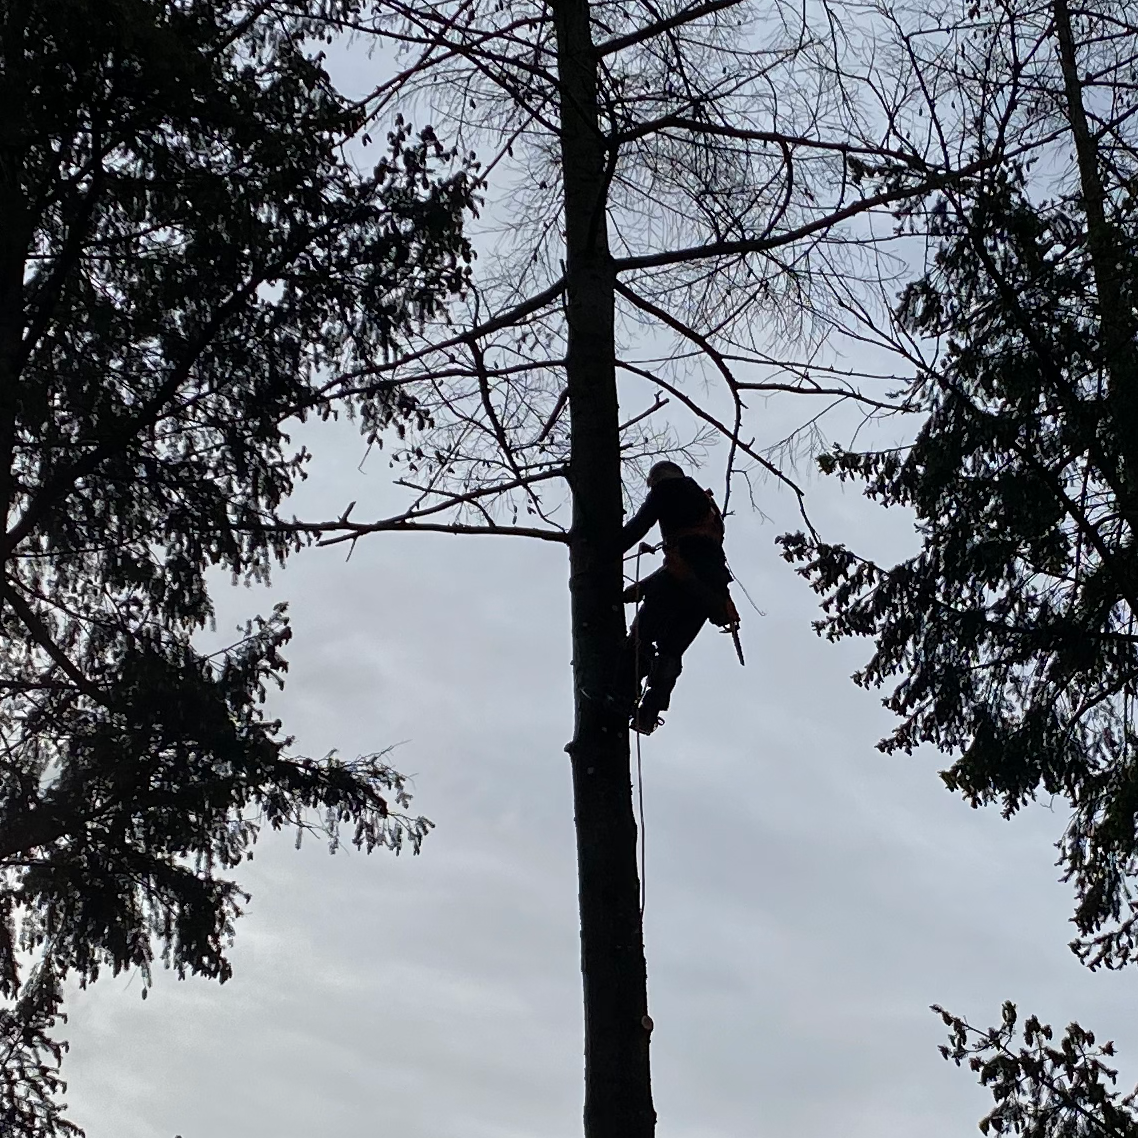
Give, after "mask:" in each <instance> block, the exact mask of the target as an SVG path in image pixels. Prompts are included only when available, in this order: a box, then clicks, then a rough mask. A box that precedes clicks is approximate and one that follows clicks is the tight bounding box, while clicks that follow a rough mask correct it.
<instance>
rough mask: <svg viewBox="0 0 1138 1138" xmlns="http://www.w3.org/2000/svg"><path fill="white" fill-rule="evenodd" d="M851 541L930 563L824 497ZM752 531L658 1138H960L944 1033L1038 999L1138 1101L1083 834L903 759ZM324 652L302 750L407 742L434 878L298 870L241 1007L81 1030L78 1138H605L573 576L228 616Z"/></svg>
mask: <svg viewBox="0 0 1138 1138" xmlns="http://www.w3.org/2000/svg"><path fill="white" fill-rule="evenodd" d="M311 442H312V445H313V447H314V448H315V449H316V450H317V455H318V459H319V460H320V466H319V469H320V470H321V471H322V476H321V477H320V478H319V479H314V480H313V481H312V482H310V483H309V484H307V485H306V486H305V488H304V491H303V494H302V496H301V499H300V500H299V501H298V510H299V512H301V513H302V515H303V514H307V515H308V516H313V515H320V514H324V515H328V516H332V515H335V514H338V513H339V511H340V510H341V509H342V508H343V506H344V505H345V504H346V502H347V501H349V500H350V499H353V498H358V499H359V501H360V505H359V506H358V507H357V516H360V517H365V516H368V515H369V514H370V515H373V516H378V515H380V514H382V513H383V512H384V506H385V504H386V503H388V502H389V501H390V499H389V496H388V491H386V490H385V481H384V475H385V471H386V467H385V464H384V463H383V462H382V461H381V462H369V464H367V465H365V467H364V472H363V473H359V472H357V470H356V466H357V464H358V463H359V461H360V459H361V457H362V455H363V447H362V445H361V443H360V442H359V440H358V438H357V436H356V435H355V433H354V431H353V430H352V428H351V427H350V426H343V425H339V426H336V425H332V426H327V427H323V428H321V429H320V431H319V432H317V433H316V434H315V435H314V436H313V437H312V438H311ZM811 493H812V495H813V498H814V511H815V517H816V519H817V520H818V521H819V522H820V523H821V524H822V525H823V527H824V529H825V531H826V532H827V534H828V535H829V536H833V537H835V538H846V539H853V538H857V539H858V540H859V541H860V542H861V543H862V546H863V547H864V546H865V545H866V544H867V543H868V544H870V545H873V546H875V547H876V548H877V549H879V550H882V551H885V550H888V549H890V548H893V549H897V550H900V549H903V548H904V546H905V544H906V537H907V526H908V523H907V521H906V519H904V518H901V517H899V516H898V517H894V518H893V519H889V518H888V517H886V516H885V515H883V514H881V513H880V511H877V510H876V508H875V507H872V506H869V505H867V504H864V503H862V502H861V500H860V499H859V497H858V496H857V495H856V493H854V492H852V491H850V490H847V491H845V492H842V491H841V489H840V488H839V487H838V486H837V485H836V484H833V485H831V484H829V483H828V482H823V483H822V484H817V485H814V486H812V488H811ZM765 494H766V496H764V497H763V498H762V505H763V507H764V509H765V511H766V512H767V513H768V514H769V515H771V520H770V521H768V522H766V523H763V522H760V520H759V519H758V518H757V517H756V516H755V515H753V514H750V513H742V514H740V515H739V516H737V517H736V518H734V519H733V521H732V525H731V528H730V531H729V539H728V540H729V555H730V558H731V561H732V564H733V565H734V567H735V569H736V571H737V573H738V576H739V577H740V578H741V579H742V581H743V583H744V584H745V585H746V586H747V588H748V590H749V591H750V593H751V595H752V596H753V597H754V598H755V600H756V602H757V603H758V604H759V605H760V607H761V608H763V609H764V610H765V611H766V613H767V615H766V616H765V617H759V616H758V615H756V614H755V613H754V612H753V611H751V610H750V609H749V608H746V607H745V611H744V630H743V639H744V645H745V648H746V652H747V666H746V667H745V668H740V667H739V665H738V664H737V663H736V661H735V658H734V654H733V652H732V650H731V646H730V643H729V641H728V640H727V639H726V638H725V637H720V636H718V635H717V634H715V633H714V632H712V631H707V632H705V633H704V634H703V635H702V636H701V638H700V640H699V641H698V642H697V643H696V645H695V646H694V648H693V649H692V651H691V653H690V654H689V656H688V658H687V660H686V661H685V670H684V674H683V676H682V678H681V680H680V684H679V686H678V688H677V692H676V696H675V699H674V701H673V707H672V710H671V712H670V714H669V715H668V717H667V720H668V721H667V724H666V726H665V728H664V729H662V730H661V731H659V732H658V733H657V734H655V735H654V736H652V737H651V738H649V739H647V740H645V743H644V782H645V803H646V834H647V875H646V876H647V913H646V923H647V927H646V938H647V953H648V968H649V993H650V995H649V999H650V1007H651V1012H652V1015H653V1018H654V1020H655V1023H656V1030H655V1033H654V1035H653V1049H652V1059H653V1072H654V1093H655V1099H656V1105H657V1109H658V1111H659V1116H660V1123H659V1133H660V1134H661V1135H666V1136H669V1138H719V1136H724V1138H726V1136H728V1135H730V1136H732V1138H737V1136H740V1135H756V1136H767V1135H770V1136H775V1135H780V1136H781V1135H786V1136H788V1138H789V1136H794V1138H831V1136H833V1135H835V1134H838V1133H841V1134H843V1135H847V1136H850V1138H858V1136H861V1135H865V1136H866V1138H868V1136H870V1135H872V1136H873V1138H894V1136H895V1138H902V1136H904V1138H911V1136H912V1135H914V1134H920V1135H922V1136H926V1138H947V1136H949V1135H966V1134H969V1133H972V1132H974V1126H975V1121H976V1119H977V1118H978V1117H979V1116H980V1115H981V1113H982V1112H983V1111H984V1110H985V1109H986V1105H985V1104H986V1102H987V1097H986V1095H985V1094H984V1092H982V1091H980V1090H979V1089H978V1088H976V1087H975V1086H974V1085H973V1084H972V1077H971V1075H970V1074H968V1073H967V1072H960V1071H957V1070H956V1069H955V1068H953V1067H951V1066H950V1065H949V1064H946V1063H945V1062H944V1061H943V1060H941V1059H940V1057H939V1055H938V1054H937V1051H936V1045H937V1043H938V1042H940V1041H941V1038H942V1036H943V1033H944V1029H943V1025H942V1024H941V1023H940V1022H939V1020H938V1019H937V1018H936V1017H935V1016H933V1015H932V1014H931V1013H930V1012H929V1011H928V1010H927V1008H928V1005H929V1004H930V1003H932V1002H934V1001H936V1002H941V1003H943V1004H945V1005H947V1006H948V1007H949V1008H951V1009H953V1010H954V1011H956V1012H958V1013H961V1014H967V1015H968V1016H969V1017H971V1018H973V1019H975V1020H977V1021H983V1022H984V1023H985V1024H987V1023H989V1022H995V1021H996V1019H997V1018H998V1012H999V1005H1000V1002H1001V1001H1002V1000H1003V999H1005V998H1010V999H1013V1000H1015V1001H1017V1002H1018V1003H1019V1004H1020V1007H1021V1009H1023V1010H1024V1011H1029V1010H1030V1011H1036V1012H1038V1013H1039V1014H1040V1015H1041V1016H1043V1017H1044V1018H1046V1019H1049V1020H1051V1021H1052V1022H1054V1023H1055V1024H1056V1025H1057V1026H1059V1025H1062V1024H1064V1023H1066V1022H1067V1021H1068V1020H1069V1019H1072V1018H1075V1017H1078V1018H1079V1019H1080V1020H1081V1021H1082V1022H1083V1023H1084V1024H1085V1025H1087V1026H1091V1027H1093V1028H1094V1029H1095V1030H1096V1032H1098V1033H1099V1034H1100V1037H1103V1038H1105V1037H1114V1038H1116V1039H1117V1040H1118V1041H1119V1045H1120V1050H1121V1053H1122V1055H1121V1058H1122V1064H1123V1074H1124V1076H1125V1075H1126V1074H1128V1073H1133V1072H1135V1071H1138V1065H1136V1064H1135V1061H1134V1060H1135V1056H1136V1055H1138V1032H1136V1031H1135V1029H1134V1022H1135V1011H1136V1010H1138V999H1136V997H1135V987H1134V978H1133V976H1132V975H1129V974H1123V975H1111V974H1105V973H1100V974H1090V973H1088V972H1087V971H1085V970H1084V969H1082V968H1081V967H1080V966H1079V964H1078V963H1077V961H1076V960H1075V958H1074V957H1073V956H1072V955H1071V954H1070V952H1069V951H1068V950H1067V948H1066V942H1067V941H1068V940H1069V938H1070V934H1071V926H1070V925H1069V924H1068V923H1067V921H1068V917H1069V915H1070V907H1071V898H1070V894H1069V890H1068V888H1067V887H1066V886H1064V885H1062V884H1059V883H1058V882H1057V881H1056V871H1055V869H1054V867H1053V864H1052V863H1053V861H1054V853H1053V850H1052V848H1051V843H1052V842H1053V840H1054V839H1055V837H1056V836H1057V835H1058V833H1059V831H1060V829H1061V827H1062V825H1063V816H1062V813H1061V812H1059V811H1058V810H1057V811H1056V812H1051V811H1049V810H1047V809H1045V808H1043V807H1042V806H1040V807H1036V808H1034V809H1032V810H1030V811H1028V812H1027V813H1026V814H1025V815H1024V816H1022V817H1020V818H1018V819H1016V820H1015V821H1013V822H1011V823H1006V822H1004V821H1002V820H1001V819H1000V818H999V816H998V814H997V813H996V812H994V811H973V810H970V809H969V808H968V807H967V806H965V805H964V804H962V803H961V802H960V801H958V800H956V799H955V798H954V797H953V796H952V795H950V794H949V793H948V792H947V791H946V790H944V789H943V788H942V786H941V784H940V783H939V781H938V779H937V777H936V771H937V769H938V766H943V765H945V764H944V761H943V760H942V759H940V758H939V757H938V756H937V755H935V754H932V753H924V754H919V755H917V756H914V757H912V758H905V757H898V756H893V757H886V756H883V755H881V754H880V753H879V752H878V751H876V750H875V749H874V743H875V742H876V741H877V739H878V738H879V737H880V736H882V735H883V734H884V733H885V732H886V731H887V730H888V729H889V725H890V717H889V716H888V715H887V714H886V713H885V712H884V711H883V710H882V709H881V708H880V706H879V702H878V699H877V697H876V696H875V695H874V694H873V693H866V692H863V691H861V690H859V689H857V688H855V687H854V686H853V684H851V683H850V681H849V679H848V674H849V673H850V672H851V671H852V670H853V669H854V668H855V667H856V666H857V665H858V664H859V663H860V662H861V661H862V660H863V658H864V655H865V651H866V646H865V645H858V644H854V645H842V646H833V645H829V644H827V643H825V642H823V641H820V640H818V639H817V638H816V637H815V636H814V635H813V633H812V632H811V630H810V627H809V622H810V620H811V618H812V617H813V616H814V615H815V606H814V598H813V595H812V594H811V593H810V592H809V590H808V589H807V588H806V586H805V584H804V583H803V582H802V581H801V580H799V579H798V578H797V577H796V576H795V575H794V574H793V573H792V571H791V570H790V569H789V567H787V566H786V565H785V564H784V563H783V562H782V561H780V560H779V559H778V556H777V553H776V551H775V549H774V546H773V539H774V537H775V535H776V534H777V533H779V532H781V531H782V530H784V529H786V528H789V527H791V526H793V525H794V516H793V513H792V511H791V509H790V503H789V501H788V499H787V496H786V495H784V494H779V493H777V492H776V491H775V490H774V488H773V487H768V488H767V490H766V492H765ZM278 598H287V599H288V600H289V601H290V602H291V606H292V616H293V620H294V625H295V630H296V635H295V639H294V641H293V643H292V645H291V651H290V653H289V655H290V659H291V664H292V667H291V671H290V674H289V682H288V687H287V689H286V692H285V694H284V695H283V696H281V697H280V698H277V699H275V700H274V705H273V706H274V710H275V711H276V713H278V714H279V715H280V716H281V717H282V718H283V719H284V721H285V725H286V729H287V730H288V731H290V732H292V733H294V734H295V735H296V736H297V745H298V749H299V750H300V751H301V752H303V753H307V754H313V755H315V754H322V753H324V752H326V751H328V750H330V749H331V748H333V747H335V748H338V749H339V750H341V751H343V752H345V753H348V754H354V753H360V752H363V751H368V750H374V749H376V748H379V747H383V746H387V745H390V744H399V747H398V749H397V751H396V752H395V755H394V759H393V761H394V764H395V765H396V766H398V767H399V768H401V769H402V770H404V771H407V772H413V773H414V775H415V790H416V803H415V804H416V806H417V807H418V808H419V809H421V810H422V811H423V812H425V813H426V814H427V815H429V816H430V817H431V818H432V819H433V820H434V821H435V822H436V823H437V829H436V830H435V832H434V833H432V834H431V836H430V837H429V839H428V841H427V842H426V844H425V846H424V850H423V853H422V855H421V856H420V857H417V858H415V857H410V856H406V855H404V856H402V857H400V858H398V859H396V858H395V857H393V856H392V855H390V854H388V853H384V852H380V853H377V854H375V855H373V856H371V857H365V856H363V855H361V854H358V853H356V852H355V851H341V852H339V853H337V854H336V855H335V856H334V857H330V856H329V855H328V853H327V851H326V850H325V849H324V848H322V847H321V846H320V845H319V843H315V842H313V843H308V844H306V845H305V846H304V848H303V849H302V850H301V851H299V852H297V851H295V850H294V849H293V847H292V842H291V840H290V839H289V838H285V837H280V836H269V837H266V838H265V839H264V840H263V841H262V843H261V844H260V846H259V847H258V851H257V857H256V860H255V861H254V862H253V863H252V864H251V865H250V866H248V867H247V868H246V869H245V870H244V871H243V875H242V880H243V881H244V883H245V884H246V886H247V887H248V888H249V890H250V891H251V892H252V893H253V902H252V904H251V906H250V908H249V911H248V915H247V916H246V917H245V918H244V919H243V920H242V921H241V922H240V924H239V928H238V939H237V945H236V948H235V950H234V961H235V967H236V975H235V977H234V979H233V980H232V981H231V982H230V983H228V984H226V985H224V986H223V987H219V986H217V985H216V984H211V983H206V982H199V981H192V980H191V981H185V982H178V981H177V980H176V979H174V978H173V977H172V976H171V975H170V974H168V973H159V974H158V977H157V982H156V984H155V987H154V989H153V990H152V992H151V994H150V997H149V999H148V1000H146V1001H145V1002H143V1001H142V1000H141V999H140V998H139V996H140V992H141V983H140V981H139V980H138V979H137V978H134V979H133V980H132V979H131V978H129V977H120V978H117V979H110V978H108V979H105V980H101V981H100V982H99V983H98V984H96V985H94V986H93V987H92V988H91V989H89V990H87V991H85V992H79V993H76V994H75V996H74V998H73V999H72V1000H71V1003H70V1009H71V1017H72V1018H71V1022H70V1025H69V1034H70V1039H71V1043H72V1049H71V1053H70V1055H69V1056H68V1058H67V1061H66V1072H67V1075H68V1077H69V1079H70V1081H71V1090H70V1092H69V1095H68V1098H69V1101H70V1103H71V1108H72V1109H71V1113H72V1116H73V1117H74V1118H75V1119H76V1120H77V1121H78V1122H80V1123H82V1124H83V1125H85V1126H86V1127H87V1129H88V1134H89V1136H90V1138H155V1136H158V1138H172V1136H173V1135H174V1134H181V1135H183V1136H184V1138H247V1136H249V1135H256V1134H262V1133H263V1134H273V1135H275V1136H277V1138H313V1136H320V1138H325V1136H326V1138H341V1136H343V1138H347V1136H349V1135H350V1136H352V1138H357V1136H359V1135H371V1134H377V1135H378V1134H382V1133H398V1134H399V1135H401V1138H515V1136H518V1138H520V1136H523V1135H525V1136H538V1135H540V1136H541V1138H570V1136H574V1135H577V1134H579V1133H580V1107H581V1093H582V1092H581V1068H582V1060H581V1054H582V1052H581V1012H580V975H579V965H578V959H577V945H578V940H577V913H576V900H577V898H576V880H575V863H574V849H573V831H572V804H571V799H570V784H569V770H568V765H567V760H566V757H565V756H564V754H563V752H562V746H563V744H564V743H565V742H566V740H567V739H568V738H569V736H570V731H571V699H570V686H569V644H568V612H567V609H568V604H567V591H566V564H565V557H564V552H563V551H562V550H561V549H560V548H559V547H557V546H546V545H539V544H537V543H526V542H519V541H515V540H513V539H500V538H462V537H449V536H441V535H437V536H436V535H415V536H410V535H384V536H377V537H373V538H371V539H368V540H365V541H361V542H360V543H359V545H358V547H357V549H356V552H355V554H354V555H353V557H352V559H351V560H350V561H349V562H348V563H346V564H345V562H344V556H343V550H342V548H341V549H338V550H337V549H333V550H316V551H313V552H311V553H307V554H304V555H302V556H300V557H298V558H297V559H296V560H295V562H294V563H293V564H292V565H291V567H290V568H289V569H288V570H287V571H286V572H282V573H279V574H278V575H277V577H276V579H275V581H274V584H273V588H272V589H271V590H263V589H258V590H246V589H243V588H230V587H229V586H228V585H227V584H225V583H223V584H222V586H221V587H220V588H219V590H218V594H217V600H218V607H219V613H220V616H219V633H218V634H219V637H220V636H221V635H222V634H224V633H225V632H226V631H228V630H229V629H230V628H231V627H232V626H233V625H235V624H236V623H237V622H238V620H239V619H244V618H245V617H247V616H248V615H249V614H250V613H251V612H252V611H262V612H264V611H267V610H268V608H269V607H270V604H271V603H272V601H273V600H275V599H278Z"/></svg>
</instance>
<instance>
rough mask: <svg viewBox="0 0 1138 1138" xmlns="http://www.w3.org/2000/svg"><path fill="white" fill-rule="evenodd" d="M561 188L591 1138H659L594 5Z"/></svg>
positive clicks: (573, 27) (563, 29)
mask: <svg viewBox="0 0 1138 1138" xmlns="http://www.w3.org/2000/svg"><path fill="white" fill-rule="evenodd" d="M554 20H555V27H556V35H557V57H558V77H559V87H560V104H561V121H560V127H561V160H562V165H563V180H564V189H565V245H566V307H567V312H566V318H567V324H568V350H567V354H566V383H567V387H568V392H569V409H570V415H571V426H570V431H571V435H570V438H571V458H570V468H569V477H570V485H571V487H572V494H573V525H572V531H571V534H570V544H569V564H570V580H569V587H570V595H571V599H572V629H573V677H574V703H575V730H574V737H573V741H572V743H571V744H570V745H569V747H568V748H567V749H568V750H569V753H570V759H571V763H572V769H573V798H574V809H575V818H576V828H577V872H578V882H579V889H580V907H581V972H582V976H583V981H584V1000H585V1138H651V1135H652V1134H653V1133H654V1131H655V1121H656V1115H655V1111H654V1110H653V1108H652V1088H651V1079H650V1073H649V1062H648V1044H649V1034H650V1030H651V1021H650V1020H649V1019H648V1018H647V1016H648V996H647V974H646V968H645V961H644V934H643V923H642V921H641V914H640V882H639V875H638V873H637V868H636V821H635V818H634V816H633V810H632V780H631V772H630V763H629V748H628V730H627V725H626V723H624V722H622V721H620V720H619V719H618V718H616V717H614V715H613V713H612V711H611V709H608V708H606V706H605V705H604V702H603V697H604V695H605V694H606V693H607V692H608V691H609V689H610V688H611V686H612V683H613V679H614V676H615V669H616V662H617V660H618V659H619V654H620V651H621V647H622V644H623V640H624V635H625V628H624V609H623V606H622V605H621V601H620V594H621V587H622V579H621V549H620V540H619V538H620V526H621V520H622V499H621V466H620V437H619V416H618V401H617V390H616V363H615V360H616V350H615V340H614V332H613V308H614V303H615V293H614V282H615V271H614V267H613V259H612V255H611V253H610V251H609V245H608V232H607V218H606V208H605V207H606V197H607V189H608V185H607V183H608V175H607V160H608V151H607V149H606V147H605V142H604V137H603V135H602V132H601V128H600V122H599V116H598V107H597V54H596V50H595V48H594V45H593V42H592V34H591V29H590V24H589V3H588V0H557V2H555V3H554Z"/></svg>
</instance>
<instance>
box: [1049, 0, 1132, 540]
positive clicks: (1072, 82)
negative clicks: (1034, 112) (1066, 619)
mask: <svg viewBox="0 0 1138 1138" xmlns="http://www.w3.org/2000/svg"><path fill="white" fill-rule="evenodd" d="M1052 10H1053V13H1054V17H1055V32H1056V36H1057V38H1058V41H1059V65H1060V68H1061V70H1062V74H1063V87H1064V94H1065V96H1066V113H1067V121H1068V122H1069V123H1070V125H1071V134H1072V136H1073V137H1074V142H1075V155H1076V159H1077V162H1078V168H1079V184H1080V187H1081V189H1082V205H1083V209H1084V211H1085V213H1086V217H1087V247H1088V249H1089V250H1090V254H1091V265H1092V268H1093V271H1094V280H1095V292H1096V295H1097V298H1098V308H1099V322H1100V324H1099V326H1100V329H1101V337H1102V352H1103V362H1104V363H1105V365H1106V373H1107V376H1108V381H1109V388H1108V397H1109V407H1110V410H1111V419H1112V421H1113V428H1114V436H1115V440H1116V443H1117V446H1118V449H1119V452H1120V453H1121V454H1122V456H1123V459H1124V471H1123V476H1124V477H1123V493H1122V494H1121V495H1120V498H1121V499H1122V500H1121V502H1120V505H1121V506H1122V510H1123V513H1124V515H1125V517H1126V519H1127V521H1128V522H1129V523H1130V527H1131V529H1134V530H1138V436H1136V434H1135V431H1134V424H1135V423H1136V422H1138V375H1136V374H1135V371H1136V365H1138V360H1136V358H1135V352H1134V321H1133V318H1132V316H1131V314H1130V313H1131V309H1130V305H1129V303H1128V302H1127V300H1126V298H1125V297H1124V295H1123V282H1122V264H1123V261H1124V259H1125V256H1126V255H1127V254H1126V253H1125V251H1124V250H1122V249H1120V248H1119V234H1118V233H1117V232H1116V231H1115V229H1114V227H1113V226H1112V225H1111V223H1110V222H1109V221H1108V220H1107V216H1106V200H1107V195H1106V191H1105V189H1104V187H1103V184H1102V178H1101V176H1100V174H1099V168H1098V167H1099V152H1098V143H1097V141H1096V140H1095V137H1094V133H1093V131H1092V129H1091V125H1090V123H1089V122H1088V121H1087V112H1086V108H1085V106H1084V104H1083V84H1082V81H1081V80H1080V78H1079V65H1078V59H1077V57H1076V50H1075V39H1074V33H1073V30H1072V27H1071V12H1070V9H1069V6H1068V4H1067V0H1053V5H1052Z"/></svg>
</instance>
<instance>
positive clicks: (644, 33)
mask: <svg viewBox="0 0 1138 1138" xmlns="http://www.w3.org/2000/svg"><path fill="white" fill-rule="evenodd" d="M742 2H743V0H708V3H706V4H697V5H696V6H695V7H694V8H685V9H684V10H683V11H682V12H677V13H676V14H675V15H674V16H669V17H668V18H667V19H666V20H660V21H659V22H658V23H655V24H649V25H648V26H647V27H644V28H639V29H638V30H637V31H635V32H629V33H628V34H627V35H623V36H616V37H615V38H614V39H611V40H605V41H604V42H603V43H599V44H597V46H596V47H595V48H594V49H593V51H594V54H595V55H596V57H597V58H598V59H603V58H604V57H605V56H606V55H612V54H613V52H615V51H621V50H623V49H624V48H626V47H634V46H635V45H636V44H638V43H643V42H644V41H645V40H648V39H652V38H653V37H654V36H658V35H661V34H662V33H664V32H669V31H671V30H672V29H673V28H678V27H680V25H681V24H690V23H691V22H692V21H693V20H698V19H699V18H700V17H701V16H709V15H711V13H712V12H721V11H722V10H723V9H724V8H734V7H735V5H736V4H741V3H742Z"/></svg>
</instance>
